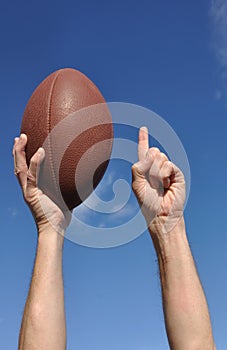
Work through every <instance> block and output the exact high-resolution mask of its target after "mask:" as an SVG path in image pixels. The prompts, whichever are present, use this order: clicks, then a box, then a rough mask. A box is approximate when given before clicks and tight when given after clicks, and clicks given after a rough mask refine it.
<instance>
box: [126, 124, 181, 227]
mask: <svg viewBox="0 0 227 350" xmlns="http://www.w3.org/2000/svg"><path fill="white" fill-rule="evenodd" d="M138 158H139V159H138V162H137V163H135V164H134V165H133V166H132V188H133V191H134V193H135V195H136V197H137V200H138V202H139V204H140V207H141V210H142V213H143V214H144V216H145V219H146V221H147V224H148V226H149V227H152V224H154V222H155V225H159V226H160V227H162V228H163V231H166V230H167V231H169V230H170V229H171V228H172V226H173V225H175V224H176V222H177V220H179V218H180V217H182V215H183V207H184V201H185V180H184V176H183V174H182V172H181V171H180V169H179V168H177V166H176V165H175V164H173V163H172V162H171V161H169V159H168V157H167V156H166V155H165V154H164V153H162V152H161V151H160V150H159V149H158V148H155V147H152V148H149V135H148V130H147V128H146V127H142V128H140V131H139V139H138ZM154 219H155V221H154Z"/></svg>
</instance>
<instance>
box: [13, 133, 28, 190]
mask: <svg viewBox="0 0 227 350" xmlns="http://www.w3.org/2000/svg"><path fill="white" fill-rule="evenodd" d="M26 144H27V136H26V135H25V134H21V135H20V137H19V138H18V137H16V138H15V143H14V147H13V155H14V173H15V175H16V176H17V179H18V181H19V183H20V185H21V187H22V189H24V188H25V187H26V183H27V169H28V167H27V163H26V156H25V147H26Z"/></svg>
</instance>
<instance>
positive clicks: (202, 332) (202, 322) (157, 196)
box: [132, 128, 215, 350]
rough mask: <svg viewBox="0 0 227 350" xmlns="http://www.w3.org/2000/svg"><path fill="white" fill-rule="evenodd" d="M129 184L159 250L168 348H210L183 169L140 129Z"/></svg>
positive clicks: (206, 315) (209, 349) (157, 251)
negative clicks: (151, 145)
mask: <svg viewBox="0 0 227 350" xmlns="http://www.w3.org/2000/svg"><path fill="white" fill-rule="evenodd" d="M138 158H139V161H138V163H136V164H134V165H133V167H132V175H133V181H132V187H133V191H134V193H135V195H136V197H137V199H138V202H139V204H140V206H141V210H142V212H143V214H144V217H145V219H146V221H147V226H148V230H149V232H150V235H151V238H152V241H153V243H154V247H155V250H156V253H157V257H158V262H159V270H160V279H161V285H162V297H163V310H164V316H165V326H166V332H167V336H168V340H169V345H170V349H171V350H197V349H198V350H199V349H201V350H214V349H215V345H214V340H213V336H212V328H211V322H210V316H209V311H208V307H207V302H206V298H205V295H204V292H203V289H202V285H201V283H200V280H199V277H198V274H197V271H196V267H195V264H194V261H193V257H192V254H191V250H190V247H189V244H188V240H187V236H186V230H185V223H184V218H183V206H184V201H185V182H184V176H183V174H182V172H181V171H180V170H179V169H178V168H177V167H176V166H175V165H174V164H173V163H171V162H170V161H169V160H168V158H167V156H166V155H165V154H163V153H161V152H160V151H159V150H158V149H157V148H149V143H148V132H147V129H146V128H141V129H140V133H139V145H138Z"/></svg>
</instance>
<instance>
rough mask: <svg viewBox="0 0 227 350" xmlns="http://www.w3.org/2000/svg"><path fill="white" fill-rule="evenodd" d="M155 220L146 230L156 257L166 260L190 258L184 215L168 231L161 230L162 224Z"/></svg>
mask: <svg viewBox="0 0 227 350" xmlns="http://www.w3.org/2000/svg"><path fill="white" fill-rule="evenodd" d="M156 220H157V219H155V220H154V222H153V223H152V225H151V226H150V227H149V228H148V230H149V233H150V235H151V238H152V241H153V244H154V248H155V250H156V253H157V256H158V259H159V260H162V261H163V262H168V261H169V260H174V259H177V260H179V259H182V258H185V257H190V258H191V251H190V247H189V243H188V239H187V235H186V230H185V222H184V217H183V216H182V217H181V218H179V219H178V220H177V222H176V224H175V225H174V227H173V228H172V229H171V230H170V231H168V232H163V230H162V226H161V225H160V223H159V222H158V220H157V221H156Z"/></svg>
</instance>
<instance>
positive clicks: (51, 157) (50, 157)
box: [47, 70, 61, 193]
mask: <svg viewBox="0 0 227 350" xmlns="http://www.w3.org/2000/svg"><path fill="white" fill-rule="evenodd" d="M60 72H61V70H59V71H58V72H57V74H56V76H55V78H54V80H53V82H52V86H51V89H50V93H49V99H48V118H47V130H48V151H49V159H50V170H51V173H52V175H53V182H54V184H55V187H56V190H57V193H58V191H59V186H58V182H57V179H56V174H55V167H54V161H53V149H52V142H51V136H50V133H51V109H52V99H53V95H54V87H55V85H56V82H57V79H58V77H59V76H60Z"/></svg>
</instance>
